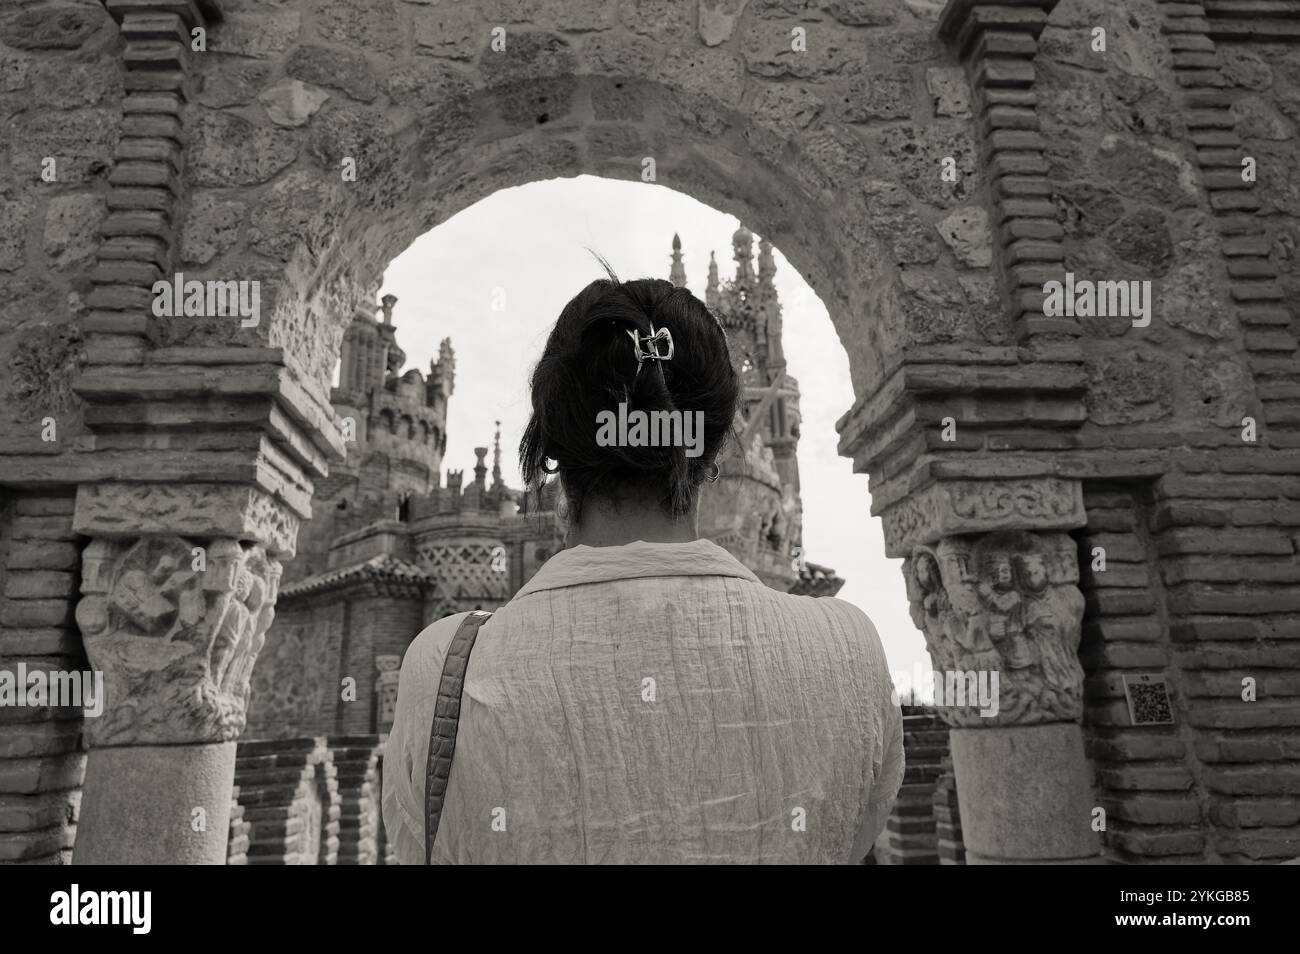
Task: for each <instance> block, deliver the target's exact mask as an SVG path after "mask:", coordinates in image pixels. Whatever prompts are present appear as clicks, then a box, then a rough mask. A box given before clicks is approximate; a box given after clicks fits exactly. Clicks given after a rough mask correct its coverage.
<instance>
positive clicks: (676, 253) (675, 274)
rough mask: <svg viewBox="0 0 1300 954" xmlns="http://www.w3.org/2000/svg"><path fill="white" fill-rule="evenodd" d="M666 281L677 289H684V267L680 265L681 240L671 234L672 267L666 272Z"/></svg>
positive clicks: (674, 234)
mask: <svg viewBox="0 0 1300 954" xmlns="http://www.w3.org/2000/svg"><path fill="white" fill-rule="evenodd" d="M668 280H669V281H670V282H672V283H673V284H674V285H676V286H677V287H678V288H685V287H686V267H685V266H684V265H682V240H681V239H680V238H679V237H678V236H677V233H676V232H674V233H673V267H672V268H671V269H669V271H668Z"/></svg>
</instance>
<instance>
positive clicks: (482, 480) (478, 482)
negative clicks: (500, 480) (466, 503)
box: [474, 447, 488, 491]
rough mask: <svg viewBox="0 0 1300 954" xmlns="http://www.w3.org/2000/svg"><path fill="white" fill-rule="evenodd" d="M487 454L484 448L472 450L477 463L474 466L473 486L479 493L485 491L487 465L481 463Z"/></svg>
mask: <svg viewBox="0 0 1300 954" xmlns="http://www.w3.org/2000/svg"><path fill="white" fill-rule="evenodd" d="M487 452H488V449H487V448H486V447H475V448H474V456H475V457H476V458H478V461H477V463H475V464H474V486H476V487H478V489H479V490H480V491H482V490H486V489H487V464H485V463H484V462H483V459H484V458H485V457H487Z"/></svg>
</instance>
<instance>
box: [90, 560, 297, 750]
mask: <svg viewBox="0 0 1300 954" xmlns="http://www.w3.org/2000/svg"><path fill="white" fill-rule="evenodd" d="M280 572H281V567H280V564H279V563H278V562H277V561H275V560H273V559H269V558H268V557H267V555H266V551H265V550H264V548H263V547H262V546H260V545H258V544H241V543H239V542H237V541H235V540H232V539H223V538H218V539H203V540H187V539H183V538H181V537H178V536H158V537H144V538H137V539H124V540H114V539H103V538H100V539H96V540H93V541H91V543H90V544H89V545H87V547H86V549H85V551H84V553H83V554H82V581H81V592H82V599H81V601H80V602H79V603H78V604H77V614H76V615H77V623H78V625H80V627H81V633H82V636H83V638H84V640H85V646H86V655H87V656H88V657H89V659H90V663H91V666H92V667H93V668H94V669H96V670H99V671H102V672H103V673H104V676H105V679H104V682H105V705H104V712H103V715H101V716H100V717H98V718H88V719H87V720H86V738H87V741H88V742H89V744H90V745H91V746H92V747H107V746H122V745H177V744H195V743H206V742H228V741H232V740H234V739H236V738H237V737H238V736H239V733H240V732H241V731H242V730H243V728H244V716H245V712H246V710H247V706H248V688H249V677H250V676H251V675H252V671H253V664H254V663H255V662H256V661H257V655H258V653H259V652H260V651H261V649H262V644H263V642H265V640H266V631H267V630H268V629H269V628H270V626H271V621H272V620H273V619H274V618H275V599H276V595H277V590H278V588H279V583H280Z"/></svg>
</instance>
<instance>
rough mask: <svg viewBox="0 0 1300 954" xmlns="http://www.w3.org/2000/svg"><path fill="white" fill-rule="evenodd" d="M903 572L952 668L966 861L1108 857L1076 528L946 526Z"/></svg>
mask: <svg viewBox="0 0 1300 954" xmlns="http://www.w3.org/2000/svg"><path fill="white" fill-rule="evenodd" d="M904 573H905V576H906V579H907V586H908V597H909V599H910V600H911V603H912V616H913V619H914V620H915V621H916V623H917V626H918V627H919V628H920V629H921V630H922V631H923V632H924V633H925V638H926V644H927V647H928V648H929V651H930V657H931V660H932V663H933V667H934V670H935V672H936V673H939V674H941V675H943V676H944V677H945V685H943V686H938V685H936V690H935V691H936V702H939V703H942V704H941V705H940V706H939V712H940V714H941V715H942V717H943V718H944V720H945V721H946V722H948V724H949V725H950V726H952V731H951V736H950V739H951V747H952V764H953V769H954V773H955V775H956V781H957V794H958V799H959V801H960V804H961V824H962V834H963V838H964V841H965V845H966V861H967V863H969V864H1078V863H1096V862H1100V860H1101V858H1100V851H1101V846H1100V841H1099V839H1098V836H1097V834H1096V833H1095V832H1093V830H1092V827H1091V823H1092V811H1093V808H1094V807H1095V805H1096V802H1095V799H1094V797H1093V794H1092V781H1091V770H1090V768H1089V765H1088V762H1087V759H1086V758H1085V756H1084V750H1083V735H1082V732H1081V729H1080V719H1081V717H1082V713H1083V668H1082V667H1081V666H1080V664H1079V660H1078V655H1077V650H1078V645H1079V638H1080V633H1081V623H1082V621H1083V610H1084V602H1083V594H1082V593H1081V592H1080V591H1079V588H1078V581H1079V568H1078V558H1077V545H1076V543H1075V542H1074V540H1073V539H1072V538H1071V537H1070V536H1069V535H1068V534H1066V533H1060V532H1032V531H1025V530H1002V531H994V532H991V533H984V534H961V535H952V536H946V537H943V538H941V539H940V540H938V541H937V542H936V543H935V544H933V545H920V546H916V547H915V548H914V549H913V552H912V556H911V557H910V558H909V559H908V560H907V561H906V562H905V565H904ZM936 682H937V678H936ZM957 687H960V688H961V691H960V692H958V693H955V694H954V692H953V690H954V689H956V688H957ZM976 690H977V691H976Z"/></svg>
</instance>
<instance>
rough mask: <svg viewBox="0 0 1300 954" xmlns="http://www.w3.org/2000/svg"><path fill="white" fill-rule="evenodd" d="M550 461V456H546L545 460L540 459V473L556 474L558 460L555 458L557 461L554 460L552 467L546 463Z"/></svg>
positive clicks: (558, 468)
mask: <svg viewBox="0 0 1300 954" xmlns="http://www.w3.org/2000/svg"><path fill="white" fill-rule="evenodd" d="M550 461H551V458H549V457H547V458H546V459H545V460H543V461H542V473H543V474H558V473H559V472H560V462H559V461H558V460H557V461H556V462H555V466H554V467H550V466H547V465H548V464H549V463H550Z"/></svg>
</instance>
